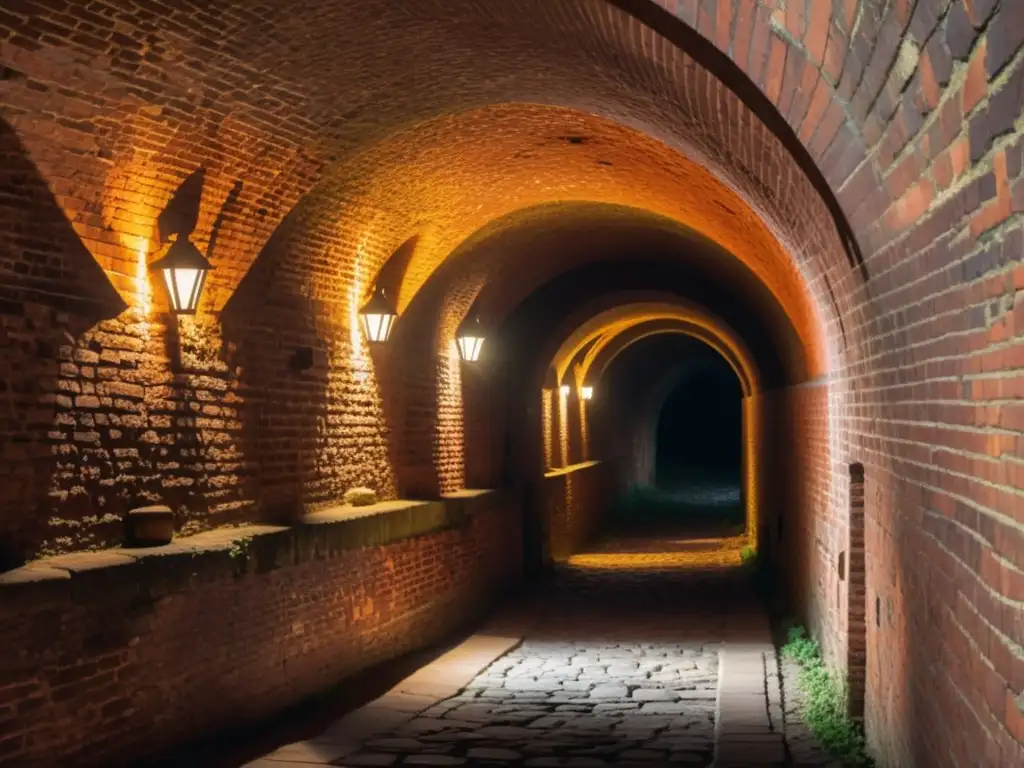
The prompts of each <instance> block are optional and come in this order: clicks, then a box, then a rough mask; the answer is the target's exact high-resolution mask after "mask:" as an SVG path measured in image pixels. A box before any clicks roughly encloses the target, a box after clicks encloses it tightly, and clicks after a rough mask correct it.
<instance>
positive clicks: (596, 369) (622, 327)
mask: <svg viewBox="0 0 1024 768" xmlns="http://www.w3.org/2000/svg"><path fill="white" fill-rule="evenodd" d="M666 334H668V335H671V334H675V335H683V336H689V337H691V338H694V339H697V340H699V341H702V342H703V343H704V344H706V345H707V346H708V347H709V348H710V349H712V350H714V351H715V352H716V353H718V354H719V355H720V356H721V357H722V359H723V360H724V361H725V362H726V363H727V364H728V365H729V367H730V368H731V369H732V370H733V372H734V373H735V374H736V377H737V378H738V379H739V381H740V385H741V388H742V389H743V394H744V395H745V396H749V395H752V394H755V393H757V392H759V391H760V390H761V386H762V385H761V382H760V379H759V377H758V372H757V369H756V367H755V366H754V362H753V359H752V358H751V357H750V355H749V354H748V353H747V352H746V351H745V350H742V349H738V350H734V349H730V347H729V345H728V344H727V343H726V342H724V341H723V340H721V339H719V338H718V337H717V336H716V335H715V334H713V333H711V332H709V331H708V330H707V329H704V328H701V327H698V326H695V325H692V324H690V323H687V322H685V321H682V320H679V319H676V318H668V317H655V318H652V319H637V320H633V321H628V322H624V323H622V324H617V325H615V326H613V327H612V328H609V329H608V330H607V331H606V332H605V333H604V334H603V335H602V336H601V337H600V338H599V339H598V340H596V341H595V343H593V344H591V345H589V347H588V348H586V349H584V350H581V351H580V352H579V353H577V355H576V357H575V358H574V360H573V363H572V372H573V374H574V375H575V377H576V380H577V381H578V382H580V383H581V384H582V383H587V384H595V385H596V384H597V383H598V382H600V381H603V380H604V378H605V373H606V372H607V371H608V369H609V367H610V366H612V365H613V364H614V363H615V361H616V360H618V359H619V357H620V356H621V355H622V353H624V352H625V351H626V350H627V349H629V348H630V347H632V346H634V345H635V344H639V343H641V342H643V341H645V340H647V339H650V338H652V337H655V336H663V335H666Z"/></svg>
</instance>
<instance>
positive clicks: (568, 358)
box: [551, 295, 759, 390]
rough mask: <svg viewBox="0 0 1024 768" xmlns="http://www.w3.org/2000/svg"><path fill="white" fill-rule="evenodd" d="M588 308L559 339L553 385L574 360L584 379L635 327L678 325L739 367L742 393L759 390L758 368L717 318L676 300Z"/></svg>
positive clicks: (554, 361) (745, 350) (563, 376)
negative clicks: (610, 347)
mask: <svg viewBox="0 0 1024 768" xmlns="http://www.w3.org/2000/svg"><path fill="white" fill-rule="evenodd" d="M623 298H625V297H623ZM665 298H666V299H668V298H669V297H665ZM592 307H593V309H592V310H591V311H590V312H587V310H586V309H584V310H581V312H580V313H579V314H578V315H577V316H576V320H577V324H576V325H575V327H574V328H572V330H571V332H570V333H568V334H567V335H565V336H564V337H563V338H562V339H561V342H560V344H559V346H558V349H557V351H556V352H555V354H554V356H553V357H552V360H551V368H552V369H553V370H554V372H555V381H557V382H564V381H565V379H566V375H567V373H568V372H569V368H570V366H571V365H572V363H573V362H574V361H575V362H579V363H580V365H581V367H582V372H583V375H584V376H585V375H586V372H587V370H588V368H589V367H590V365H592V364H593V363H594V360H595V357H596V356H598V355H600V353H601V351H602V350H603V349H605V348H606V347H607V346H608V345H610V344H614V343H615V340H616V338H618V337H619V336H621V335H623V334H628V333H629V332H630V331H631V330H632V329H634V328H637V327H640V326H645V325H651V326H654V325H661V324H665V323H666V321H668V324H670V325H671V324H675V325H678V326H679V327H680V328H682V329H685V332H686V333H688V334H689V335H692V336H694V337H696V338H699V339H701V340H703V341H705V343H707V344H709V345H712V346H713V348H714V349H716V351H718V352H719V353H720V354H722V355H723V356H725V357H726V358H727V360H728V361H729V364H730V365H733V366H735V367H738V368H739V370H738V371H737V376H739V377H740V379H741V381H742V382H743V384H744V387H745V388H747V389H750V390H756V389H758V388H759V376H758V373H757V366H756V365H755V364H754V362H753V357H752V356H751V354H750V352H749V351H748V350H747V348H746V345H744V343H743V340H742V339H741V338H739V337H738V336H737V335H736V333H735V331H733V330H732V329H731V328H729V327H728V326H727V325H726V324H725V323H723V322H722V321H721V320H720V319H718V318H716V317H714V316H713V315H711V314H709V313H708V312H707V310H705V309H703V308H701V307H697V306H693V305H690V304H687V303H686V302H684V301H682V300H678V299H677V300H675V301H672V300H661V301H658V300H656V299H655V296H654V295H652V296H651V297H650V300H648V301H632V302H628V301H621V302H620V303H618V304H616V305H615V306H612V307H609V308H604V309H602V308H601V304H600V303H596V304H594V305H592ZM662 330H664V328H662ZM555 338H557V337H555ZM581 355H582V356H583V358H582V359H581Z"/></svg>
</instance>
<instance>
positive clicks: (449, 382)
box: [434, 339, 466, 493]
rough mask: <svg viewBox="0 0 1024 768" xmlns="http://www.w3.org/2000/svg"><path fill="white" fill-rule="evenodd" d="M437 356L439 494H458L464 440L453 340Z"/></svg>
mask: <svg viewBox="0 0 1024 768" xmlns="http://www.w3.org/2000/svg"><path fill="white" fill-rule="evenodd" d="M445 350H446V354H441V355H439V356H438V358H437V360H438V366H437V367H438V370H437V400H436V406H435V407H436V413H437V423H436V426H435V435H434V453H435V466H436V467H437V468H438V470H439V471H438V476H439V478H440V481H441V492H442V493H450V492H452V491H458V490H461V489H463V488H464V487H465V484H466V459H465V457H466V439H465V424H464V422H463V410H464V409H463V405H462V370H461V365H460V358H459V351H458V349H457V348H456V345H455V340H454V339H449V341H448V344H447V345H446V346H445Z"/></svg>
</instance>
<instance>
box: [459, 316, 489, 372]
mask: <svg viewBox="0 0 1024 768" xmlns="http://www.w3.org/2000/svg"><path fill="white" fill-rule="evenodd" d="M455 341H456V342H457V343H458V345H459V357H461V358H462V359H463V360H465V361H466V362H467V363H475V362H476V361H477V360H479V359H480V350H481V349H483V346H484V329H483V326H482V325H481V324H480V318H479V317H478V316H474V317H473V319H472V320H469V321H467V322H465V323H463V324H462V327H461V328H459V331H458V333H456V334H455Z"/></svg>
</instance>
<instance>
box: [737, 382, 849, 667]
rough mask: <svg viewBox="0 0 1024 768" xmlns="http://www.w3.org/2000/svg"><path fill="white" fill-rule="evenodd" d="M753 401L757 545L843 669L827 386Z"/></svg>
mask: <svg viewBox="0 0 1024 768" xmlns="http://www.w3.org/2000/svg"><path fill="white" fill-rule="evenodd" d="M754 400H755V401H756V403H757V404H756V405H755V407H754V409H753V410H755V411H756V412H758V413H759V414H760V415H761V417H762V419H763V422H762V423H763V425H764V429H763V435H764V445H762V446H761V447H760V449H759V450H758V457H759V458H760V459H761V461H760V463H759V464H758V472H759V474H760V477H759V482H758V486H759V487H760V489H761V499H760V502H761V510H762V521H763V523H762V524H763V529H762V531H761V535H762V540H763V539H764V538H770V544H769V547H768V549H769V551H770V552H771V557H772V558H773V559H774V560H775V562H776V563H777V565H778V566H779V569H780V572H781V573H782V574H783V576H784V578H785V579H786V582H785V583H786V587H787V596H788V597H789V598H790V599H791V601H792V604H793V607H794V608H795V609H796V610H797V611H798V613H799V614H801V618H802V619H803V620H804V621H806V622H807V624H808V627H809V629H810V630H811V632H812V633H813V634H814V636H815V637H816V638H817V639H818V640H819V641H820V642H821V644H822V650H823V652H824V654H825V656H826V658H827V659H828V660H829V661H830V662H831V663H832V664H835V665H837V666H839V667H840V668H845V659H844V658H843V656H842V653H843V649H844V648H845V645H844V644H843V643H842V634H841V633H842V627H841V624H840V613H841V606H840V605H839V604H837V601H836V594H837V593H836V584H837V583H838V571H837V564H838V557H839V553H840V552H841V551H842V550H843V549H844V546H843V544H842V541H841V538H842V536H843V535H844V533H845V531H846V521H845V516H843V515H841V514H838V513H837V511H836V510H837V509H838V507H837V506H836V504H835V500H834V499H833V498H832V496H831V495H830V494H831V493H834V490H833V464H832V462H833V458H832V457H831V456H830V445H829V440H828V434H829V426H830V425H829V418H830V413H829V408H828V385H827V384H826V383H814V384H807V385H804V386H797V387H791V388H788V389H783V390H774V391H771V392H766V393H763V394H761V395H759V396H756V397H755V398H754ZM780 523H781V525H780ZM841 597H842V598H843V599H845V595H842V596H841ZM843 605H845V603H843Z"/></svg>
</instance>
